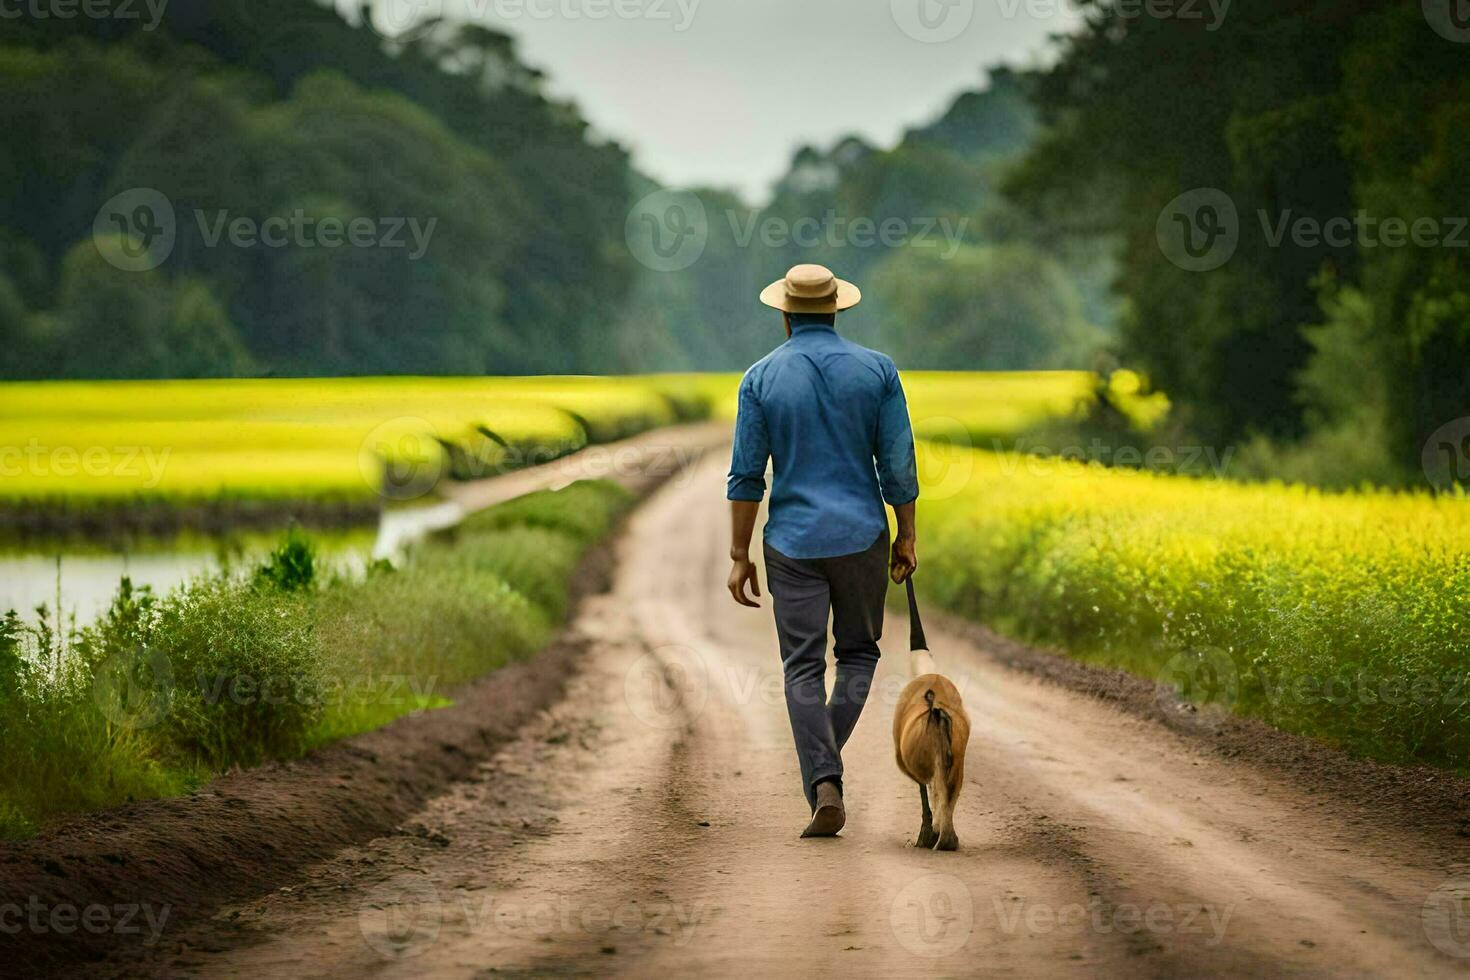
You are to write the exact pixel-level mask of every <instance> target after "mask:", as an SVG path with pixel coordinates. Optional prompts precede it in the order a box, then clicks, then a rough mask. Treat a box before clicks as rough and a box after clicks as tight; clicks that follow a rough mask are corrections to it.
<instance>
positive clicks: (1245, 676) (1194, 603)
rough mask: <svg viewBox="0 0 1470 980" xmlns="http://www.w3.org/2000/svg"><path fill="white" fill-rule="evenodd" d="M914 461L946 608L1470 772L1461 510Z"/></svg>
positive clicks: (1446, 503)
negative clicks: (922, 488)
mask: <svg viewBox="0 0 1470 980" xmlns="http://www.w3.org/2000/svg"><path fill="white" fill-rule="evenodd" d="M920 458H921V467H922V472H921V478H922V479H923V480H924V482H925V486H926V493H925V495H924V496H922V497H921V505H920V506H921V511H920V520H921V527H922V529H923V551H922V553H921V556H920V557H921V560H922V562H923V564H924V568H923V571H922V572H921V573H920V578H921V579H922V580H923V582H924V583H925V588H926V590H927V591H928V592H929V593H930V595H931V596H933V597H934V598H935V599H937V600H938V601H940V602H941V603H942V604H943V605H945V606H947V607H949V608H950V609H952V610H955V611H957V612H959V613H961V614H964V615H968V616H972V617H975V618H979V619H983V620H985V621H987V622H990V623H992V624H993V625H995V626H997V627H998V628H1000V629H1002V630H1003V631H1005V632H1008V633H1012V634H1014V635H1017V636H1019V637H1020V638H1023V639H1026V640H1031V641H1037V642H1043V643H1048V644H1054V645H1057V646H1060V647H1063V648H1065V649H1066V650H1067V651H1068V652H1069V653H1072V654H1073V655H1075V656H1079V657H1081V658H1083V659H1087V660H1092V661H1096V662H1100V663H1106V664H1111V665H1117V666H1122V667H1125V668H1128V669H1132V670H1135V671H1139V672H1143V673H1145V674H1147V675H1149V676H1156V677H1159V678H1160V679H1161V680H1166V681H1169V682H1173V683H1176V684H1179V685H1180V686H1181V689H1184V690H1186V693H1192V694H1194V695H1199V696H1202V697H1203V698H1204V699H1205V700H1214V701H1218V702H1221V703H1223V704H1225V705H1226V706H1227V707H1231V708H1234V709H1236V710H1239V711H1243V712H1245V713H1248V714H1253V715H1256V716H1259V717H1263V718H1265V719H1267V720H1268V721H1271V722H1272V723H1274V724H1277V725H1279V726H1282V727H1285V728H1288V729H1292V730H1295V731H1299V732H1303V733H1307V734H1311V735H1316V736H1320V737H1324V738H1327V739H1329V740H1331V741H1334V742H1336V743H1339V744H1342V745H1344V746H1347V747H1349V748H1352V749H1353V750H1355V751H1359V752H1362V753H1364V754H1368V755H1372V756H1375V757H1381V758H1388V759H1399V760H1404V759H1414V760H1422V761H1429V762H1435V763H1439V764H1448V765H1452V766H1456V767H1461V768H1464V767H1466V766H1470V684H1467V676H1470V502H1467V501H1466V500H1464V499H1462V498H1456V497H1451V496H1439V497H1435V496H1431V495H1429V494H1427V493H1423V494H1404V493H1390V492H1357V493H1348V494H1339V493H1324V492H1320V491H1316V490H1311V489H1307V488H1304V487H1300V486H1283V485H1280V484H1250V485H1248V484H1239V483H1232V482H1229V481H1223V480H1222V481H1211V480H1197V479H1190V478H1185V477H1174V476H1163V475H1155V474H1151V473H1148V472H1143V471H1134V470H1123V469H1104V468H1101V467H1097V466H1088V465H1084V464H1081V463H1076V462H1069V461H1065V460H1060V459H1055V458H1039V457H1027V456H1021V455H1017V454H1012V453H991V452H978V451H977V452H970V451H962V450H956V449H954V448H952V447H946V446H921V448H920ZM1191 688H1193V690H1192V691H1191V690H1190V689H1191Z"/></svg>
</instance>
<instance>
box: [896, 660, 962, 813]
mask: <svg viewBox="0 0 1470 980" xmlns="http://www.w3.org/2000/svg"><path fill="white" fill-rule="evenodd" d="M969 740H970V718H969V716H968V715H967V714H965V705H964V701H963V699H961V698H960V692H959V689H958V688H956V687H955V686H954V684H953V683H952V682H951V681H950V679H949V678H948V677H945V676H944V675H943V674H938V673H930V674H920V675H919V676H918V677H915V678H914V679H913V680H911V681H909V682H908V685H907V686H906V687H904V689H903V693H902V694H901V695H900V696H899V699H898V710H897V711H896V712H895V713H894V716H893V746H894V750H895V752H896V753H897V756H898V768H899V769H900V770H901V771H902V772H903V774H904V775H906V776H908V777H909V778H910V779H912V780H913V781H914V782H916V783H922V784H927V783H929V782H931V781H932V780H933V779H934V777H935V775H936V774H938V773H940V772H944V773H947V775H948V776H949V777H950V778H949V779H947V780H946V781H947V782H950V783H952V784H953V786H954V791H955V792H958V788H959V785H960V782H962V781H963V779H964V768H965V746H966V744H968V743H969Z"/></svg>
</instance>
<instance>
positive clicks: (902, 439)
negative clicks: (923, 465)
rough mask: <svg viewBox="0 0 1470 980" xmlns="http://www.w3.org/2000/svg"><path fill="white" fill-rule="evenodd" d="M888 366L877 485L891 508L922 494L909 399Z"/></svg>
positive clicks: (880, 416)
mask: <svg viewBox="0 0 1470 980" xmlns="http://www.w3.org/2000/svg"><path fill="white" fill-rule="evenodd" d="M886 367H887V372H886V373H887V382H886V384H887V388H886V391H885V392H884V395H883V404H882V406H881V407H880V408H879V410H878V447H877V452H875V453H874V455H873V458H874V460H875V461H876V462H877V465H878V486H879V489H880V490H881V491H882V492H883V500H884V501H885V502H887V504H888V505H889V506H890V507H897V506H899V505H901V504H907V503H912V502H913V501H914V500H917V499H918V496H919V475H918V467H917V465H916V464H915V462H914V430H913V427H912V426H911V425H910V424H909V405H908V400H907V399H906V398H905V397H904V394H903V383H902V382H901V381H900V380H899V378H898V369H897V368H896V367H893V365H892V364H888V365H886Z"/></svg>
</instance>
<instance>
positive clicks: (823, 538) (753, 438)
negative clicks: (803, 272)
mask: <svg viewBox="0 0 1470 980" xmlns="http://www.w3.org/2000/svg"><path fill="white" fill-rule="evenodd" d="M767 459H771V460H772V461H773V462H774V464H775V466H774V472H775V478H774V481H773V486H772V488H771V506H770V517H769V519H768V520H767V522H766V531H765V540H766V543H767V544H769V545H770V546H771V547H773V548H775V549H776V550H777V551H779V552H781V553H782V554H783V555H786V556H788V557H791V558H833V557H837V556H839V555H850V554H853V553H855V552H859V551H865V550H866V549H868V548H869V547H871V546H872V544H873V542H874V541H875V540H877V538H878V535H879V533H880V532H882V531H883V529H884V528H885V527H887V526H888V517H887V515H886V514H885V513H884V512H883V503H884V501H887V502H888V503H889V504H892V505H895V506H897V505H899V504H906V503H909V502H910V501H912V500H914V499H915V498H917V497H918V496H919V481H918V476H917V474H916V472H915V466H914V436H913V430H912V429H911V428H910V426H909V412H908V404H907V402H906V401H905V400H904V394H903V385H901V384H900V383H899V380H898V369H897V368H896V367H894V366H893V361H892V360H890V359H889V358H888V356H887V355H886V354H880V353H878V352H877V351H871V350H868V349H867V348H866V347H859V346H858V345H857V344H854V343H852V342H851V341H849V340H845V339H843V338H842V337H839V336H838V335H837V331H836V330H834V329H833V328H832V327H830V326H828V325H826V324H824V323H820V322H815V323H814V322H811V321H803V320H802V319H800V318H799V317H793V318H792V335H791V339H790V340H788V341H786V343H784V344H782V345H781V346H780V347H778V348H776V349H775V350H774V351H772V352H771V353H770V354H768V355H767V356H766V357H764V358H763V359H761V360H760V361H758V362H757V363H756V364H755V366H754V367H752V368H751V369H750V370H749V371H747V372H746V373H745V377H744V379H742V380H741V382H740V408H739V414H738V415H737V417H736V421H735V452H734V457H733V459H732V461H731V464H730V480H729V483H728V486H727V491H726V496H728V497H729V498H730V499H731V500H760V499H761V497H762V496H764V494H765V489H766V480H765V473H766V460H767Z"/></svg>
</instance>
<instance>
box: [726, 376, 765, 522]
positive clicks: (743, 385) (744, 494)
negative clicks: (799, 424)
mask: <svg viewBox="0 0 1470 980" xmlns="http://www.w3.org/2000/svg"><path fill="white" fill-rule="evenodd" d="M770 458H771V438H770V434H769V433H768V432H767V431H766V417H765V414H764V413H763V412H762V411H761V404H760V401H759V400H758V399H757V398H756V396H755V382H754V379H753V378H752V376H751V373H750V372H747V373H746V375H745V377H744V378H742V379H741V381H740V399H739V408H738V409H737V410H736V414H735V451H734V453H733V454H732V456H731V459H730V479H729V480H728V481H727V482H726V484H725V496H726V497H727V498H729V499H730V500H760V499H761V498H762V497H764V496H765V495H766V462H767V461H768V460H769V459H770Z"/></svg>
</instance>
